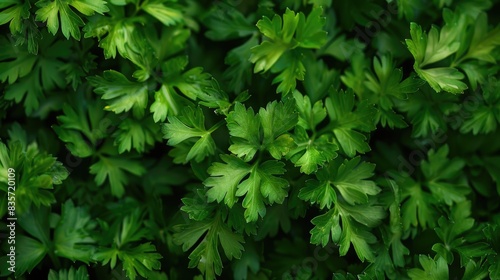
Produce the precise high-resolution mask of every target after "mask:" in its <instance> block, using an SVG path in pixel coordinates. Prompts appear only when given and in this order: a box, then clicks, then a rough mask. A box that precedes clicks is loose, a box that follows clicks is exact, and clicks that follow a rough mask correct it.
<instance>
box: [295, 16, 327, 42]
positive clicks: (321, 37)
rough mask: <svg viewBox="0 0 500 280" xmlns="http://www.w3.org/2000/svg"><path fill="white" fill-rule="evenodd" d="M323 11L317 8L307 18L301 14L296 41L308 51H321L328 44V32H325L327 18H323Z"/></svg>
mask: <svg viewBox="0 0 500 280" xmlns="http://www.w3.org/2000/svg"><path fill="white" fill-rule="evenodd" d="M322 13H323V9H322V8H321V7H318V6H315V7H314V8H313V9H312V11H311V13H309V15H308V16H307V18H306V17H305V15H304V14H303V13H299V22H298V24H297V30H296V34H295V39H296V40H297V42H298V44H299V45H298V46H299V47H301V48H307V49H319V48H321V47H322V46H323V45H324V44H325V43H326V35H327V32H326V31H324V30H323V26H324V25H325V22H326V18H325V17H322V16H321V15H322Z"/></svg>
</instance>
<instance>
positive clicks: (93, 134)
mask: <svg viewBox="0 0 500 280" xmlns="http://www.w3.org/2000/svg"><path fill="white" fill-rule="evenodd" d="M101 106H102V103H100V102H99V101H97V102H92V101H89V102H87V103H86V104H85V105H83V106H72V105H70V104H64V105H63V113H64V114H63V115H60V116H58V117H57V119H58V121H59V122H60V125H59V126H53V127H52V128H53V129H54V131H55V132H56V134H57V136H58V137H59V139H61V140H62V141H63V142H65V143H66V147H67V148H68V150H69V151H71V153H72V154H73V155H75V156H78V157H82V158H85V157H89V156H91V155H92V154H93V152H94V147H95V145H96V144H97V141H99V140H100V139H104V138H105V137H106V136H107V134H106V133H105V131H104V128H105V127H103V125H102V124H103V122H104V121H105V120H106V119H107V118H106V114H105V111H103V110H102V107H101Z"/></svg>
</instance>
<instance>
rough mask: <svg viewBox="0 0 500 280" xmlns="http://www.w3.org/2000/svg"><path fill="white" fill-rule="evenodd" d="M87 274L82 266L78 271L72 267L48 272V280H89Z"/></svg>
mask: <svg viewBox="0 0 500 280" xmlns="http://www.w3.org/2000/svg"><path fill="white" fill-rule="evenodd" d="M89 279H90V278H89V273H88V272H87V269H86V268H85V267H84V266H80V267H79V268H78V270H75V268H74V267H73V266H72V267H70V268H69V269H61V270H59V271H57V272H56V271H54V270H52V269H51V270H50V271H49V278H48V280H89Z"/></svg>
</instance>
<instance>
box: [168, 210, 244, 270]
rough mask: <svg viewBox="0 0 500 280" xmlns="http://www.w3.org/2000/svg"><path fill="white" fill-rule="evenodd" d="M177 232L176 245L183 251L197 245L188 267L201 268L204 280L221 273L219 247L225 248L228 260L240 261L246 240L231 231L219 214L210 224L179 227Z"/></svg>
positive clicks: (209, 221) (194, 223) (201, 223)
mask: <svg viewBox="0 0 500 280" xmlns="http://www.w3.org/2000/svg"><path fill="white" fill-rule="evenodd" d="M174 230H175V231H176V233H175V234H174V242H175V243H177V244H179V245H182V250H183V251H187V250H189V249H190V248H192V247H193V246H194V245H195V244H198V245H197V246H196V248H195V249H194V250H193V251H192V252H191V254H190V255H189V259H190V262H189V267H191V268H193V267H198V269H199V270H200V271H201V272H202V273H203V274H204V275H205V279H215V277H216V275H221V273H222V259H221V256H220V253H219V247H222V250H223V251H224V254H225V255H226V257H227V258H228V259H229V260H231V259H233V258H235V259H239V258H241V254H242V251H243V246H242V243H244V239H243V237H242V236H241V235H239V234H236V233H233V232H232V231H231V229H230V228H229V227H228V226H227V225H226V224H225V223H224V222H223V221H222V220H221V217H220V214H217V215H216V216H215V217H214V218H212V219H210V220H208V221H203V222H192V223H189V224H182V225H177V226H175V227H174ZM202 236H203V237H202ZM200 238H202V239H201V241H200V240H199V239H200ZM219 244H220V246H219Z"/></svg>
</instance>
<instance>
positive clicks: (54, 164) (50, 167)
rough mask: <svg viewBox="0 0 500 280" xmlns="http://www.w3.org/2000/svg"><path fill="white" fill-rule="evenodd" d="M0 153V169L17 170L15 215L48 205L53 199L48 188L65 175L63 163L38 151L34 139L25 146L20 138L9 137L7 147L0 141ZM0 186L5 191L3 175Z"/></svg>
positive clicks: (5, 183) (0, 178) (5, 178)
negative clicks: (33, 207) (32, 207)
mask: <svg viewBox="0 0 500 280" xmlns="http://www.w3.org/2000/svg"><path fill="white" fill-rule="evenodd" d="M21 131H22V130H21ZM0 154H2V157H0V159H1V161H0V167H1V169H2V170H4V171H5V172H6V171H7V169H8V168H13V169H14V170H16V174H17V175H16V189H15V191H16V192H15V193H16V196H15V197H16V213H17V214H18V215H22V214H23V213H25V212H27V211H29V209H30V207H31V206H32V205H33V206H35V207H40V206H50V205H51V204H52V203H54V202H56V200H55V197H54V194H53V192H52V191H51V190H52V189H53V188H54V185H58V184H61V183H62V181H63V180H65V179H66V178H67V177H68V171H67V170H66V168H65V167H64V166H63V165H62V163H60V162H58V161H56V158H54V157H52V156H51V155H49V154H47V153H46V152H41V151H40V150H39V149H38V146H37V143H36V142H33V143H31V144H29V145H26V143H22V142H21V141H20V140H14V139H11V140H10V141H9V142H8V146H7V145H5V144H4V143H2V142H0ZM5 174H7V173H5ZM0 188H1V190H2V191H3V192H7V190H8V179H7V176H6V175H5V176H2V177H0ZM5 197H6V196H5Z"/></svg>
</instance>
